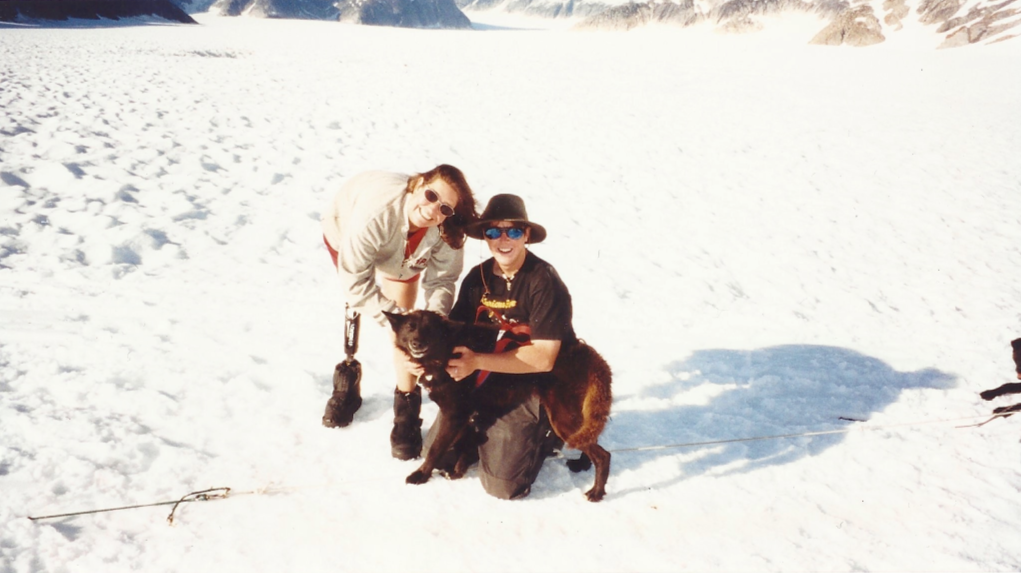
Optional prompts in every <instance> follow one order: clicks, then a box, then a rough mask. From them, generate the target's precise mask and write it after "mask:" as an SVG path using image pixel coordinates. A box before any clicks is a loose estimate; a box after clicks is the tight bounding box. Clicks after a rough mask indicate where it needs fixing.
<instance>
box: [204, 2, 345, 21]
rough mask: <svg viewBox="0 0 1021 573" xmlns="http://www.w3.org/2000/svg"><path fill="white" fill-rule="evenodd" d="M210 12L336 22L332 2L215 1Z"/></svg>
mask: <svg viewBox="0 0 1021 573" xmlns="http://www.w3.org/2000/svg"><path fill="white" fill-rule="evenodd" d="M210 10H211V11H213V12H215V13H217V14H220V15H221V16H254V17H258V18H298V19H307V20H336V19H337V8H336V7H335V6H334V0H217V1H216V2H214V3H213V5H212V6H211V7H210Z"/></svg>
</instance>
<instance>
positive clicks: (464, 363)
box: [447, 346, 478, 381]
mask: <svg viewBox="0 0 1021 573" xmlns="http://www.w3.org/2000/svg"><path fill="white" fill-rule="evenodd" d="M476 370H478V367H476V366H475V353H474V352H472V351H471V349H470V348H468V347H467V346H457V347H455V348H454V358H451V359H450V361H449V362H447V374H450V377H451V378H453V379H454V380H458V381H460V380H464V379H465V378H467V377H468V376H470V375H471V373H472V372H475V371H476Z"/></svg>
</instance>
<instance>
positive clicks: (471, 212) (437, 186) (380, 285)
mask: <svg viewBox="0 0 1021 573" xmlns="http://www.w3.org/2000/svg"><path fill="white" fill-rule="evenodd" d="M477 219H478V212H477V210H476V203H475V197H474V194H473V193H472V190H471V187H469V186H468V182H467V181H466V180H465V178H464V174H463V173H461V171H460V170H459V169H457V168H456V167H453V166H451V165H440V166H437V167H436V168H434V169H431V170H429V171H427V172H425V173H419V174H415V175H411V176H408V175H403V174H399V173H389V172H383V171H369V172H365V173H361V174H359V175H356V176H354V177H352V178H351V179H350V180H348V181H347V183H345V184H344V185H343V187H341V189H340V191H339V192H338V193H337V194H336V196H334V198H333V200H332V201H331V202H330V204H329V206H328V207H327V209H326V211H325V214H324V215H323V219H322V224H323V239H324V240H325V242H326V246H327V248H328V249H329V251H330V255H331V256H332V258H333V263H334V265H335V266H336V268H337V276H338V277H339V278H340V282H341V287H342V289H343V293H344V298H345V300H346V302H347V305H348V309H349V315H350V314H352V313H359V314H366V315H368V316H370V317H372V318H375V319H376V321H377V322H378V323H379V324H381V325H382V324H385V323H386V319H385V318H384V317H383V314H382V311H384V310H385V311H388V312H399V311H401V310H405V309H411V308H413V307H414V306H415V301H416V300H417V298H418V292H419V290H421V291H422V292H423V294H424V298H425V308H426V309H427V310H434V311H436V312H439V313H440V314H443V315H446V314H447V313H449V312H450V308H451V306H453V303H454V292H455V289H456V287H457V280H458V278H459V277H460V275H461V270H462V268H463V266H464V252H463V251H462V247H463V246H464V241H465V233H464V229H465V227H466V226H467V225H469V224H471V223H473V222H475V221H476V220H477ZM419 285H421V287H420V286H419ZM394 365H395V369H396V373H397V388H396V389H395V390H394V428H393V431H392V432H391V434H390V444H391V451H392V453H393V456H394V457H396V458H398V459H411V458H414V457H418V455H419V454H420V453H421V450H422V435H421V425H422V420H421V418H420V417H419V412H420V409H421V404H422V393H421V389H420V388H418V386H417V385H416V383H415V380H416V377H415V376H414V374H412V373H411V372H410V371H409V362H408V358H407V356H405V355H404V354H403V353H402V352H401V351H399V350H395V353H394ZM359 386H360V384H358V383H355V384H353V385H349V387H344V388H338V387H337V384H336V377H335V386H334V396H333V397H331V399H330V402H329V404H328V405H327V413H326V415H325V416H324V418H323V423H324V424H326V425H328V426H345V425H347V424H348V423H350V421H351V417H352V416H353V415H354V412H355V411H356V410H357V409H358V407H359V406H360V405H361V396H360V387H359ZM331 420H332V421H331Z"/></svg>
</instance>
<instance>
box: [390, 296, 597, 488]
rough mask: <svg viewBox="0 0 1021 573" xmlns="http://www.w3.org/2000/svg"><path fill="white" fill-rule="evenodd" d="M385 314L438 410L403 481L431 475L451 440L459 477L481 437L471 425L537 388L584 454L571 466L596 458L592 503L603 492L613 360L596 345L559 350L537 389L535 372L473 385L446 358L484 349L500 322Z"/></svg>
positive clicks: (554, 422)
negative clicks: (424, 447) (431, 433)
mask: <svg viewBox="0 0 1021 573" xmlns="http://www.w3.org/2000/svg"><path fill="white" fill-rule="evenodd" d="M384 314H386V317H387V319H388V320H389V321H390V325H391V326H392V327H393V329H394V333H395V334H396V344H397V347H398V348H400V349H402V350H403V351H404V352H406V353H407V354H408V356H410V357H411V359H412V360H414V361H415V362H417V363H419V364H421V365H422V367H423V369H424V370H425V376H423V377H422V378H420V379H419V382H420V383H421V384H422V385H423V386H424V387H425V388H426V389H427V390H428V391H429V397H430V398H431V399H432V401H433V402H435V403H436V405H437V406H439V409H440V413H439V416H438V417H437V419H436V423H437V424H439V427H438V429H437V432H436V436H435V439H434V440H433V443H432V445H431V446H430V447H429V451H428V452H426V455H425V459H424V460H423V462H422V465H421V466H420V467H419V468H418V469H417V470H415V471H414V472H413V473H412V474H411V475H409V476H408V477H407V480H405V481H407V483H413V484H421V483H425V482H426V481H428V480H429V478H430V477H431V476H432V471H433V469H435V468H436V466H437V463H438V462H439V460H440V457H441V456H443V455H444V454H445V453H446V452H447V451H448V450H449V449H450V448H451V446H453V447H454V448H455V452H456V453H457V462H456V463H455V465H454V468H453V470H452V471H451V472H449V474H448V475H449V477H451V478H452V479H457V478H460V477H462V476H463V475H464V473H465V471H467V469H468V466H470V465H471V463H473V462H474V461H475V456H474V455H473V453H474V452H473V449H474V448H476V447H477V443H476V442H475V441H474V440H473V438H472V433H471V431H470V430H471V428H472V427H473V425H475V426H481V427H482V428H483V429H484V428H485V427H486V424H487V422H488V421H491V420H495V419H496V418H497V417H499V416H501V415H502V414H503V413H506V412H508V411H510V410H511V409H513V408H514V407H515V406H517V405H518V404H521V403H522V402H524V401H525V400H527V399H528V398H529V397H530V396H531V395H532V394H533V393H538V395H539V399H540V400H541V402H542V405H543V407H544V408H545V410H546V414H547V416H548V417H549V420H550V425H551V426H552V427H553V431H554V432H556V434H557V436H559V437H560V439H562V440H564V442H565V443H566V444H567V445H568V446H570V447H572V448H575V449H577V450H581V452H582V457H581V458H580V459H579V460H572V462H569V463H568V467H569V468H570V469H571V470H572V471H582V470H585V469H588V468H589V467H591V465H592V464H595V467H596V480H595V484H594V485H593V486H592V489H590V490H589V491H587V492H586V493H585V496H586V497H587V498H588V499H589V501H599V500H601V499H602V498H603V496H604V495H606V480H607V479H608V478H609V475H610V453H609V452H607V451H606V450H605V449H603V448H602V447H601V446H600V445H599V444H598V443H597V440H598V439H599V435H600V434H601V433H602V431H603V428H605V427H606V421H607V419H608V418H609V415H610V403H611V402H612V395H611V392H610V380H611V373H610V366H609V365H608V364H607V363H606V361H605V360H604V359H603V357H602V356H600V355H599V353H597V352H596V351H595V350H594V349H593V348H592V347H590V346H588V345H587V344H584V343H582V342H579V343H578V344H577V345H574V346H572V347H571V348H568V349H566V350H562V351H561V353H560V356H558V358H557V361H556V364H555V365H554V367H553V371H552V376H551V377H550V380H551V382H550V383H549V384H548V385H547V384H543V385H541V386H542V387H540V385H537V384H536V383H535V382H533V381H532V379H531V378H530V377H520V379H517V378H518V377H507V378H505V379H501V380H500V381H499V382H491V383H489V384H483V385H482V386H479V387H478V388H475V387H474V384H473V383H472V382H471V380H472V378H471V377H469V378H466V379H464V380H462V381H460V382H458V381H455V380H454V379H453V378H451V377H450V375H448V374H447V370H446V368H447V362H448V361H449V360H450V359H451V358H452V357H453V354H454V348H455V347H456V346H467V347H468V348H472V349H473V350H479V349H480V348H484V347H485V345H486V344H487V341H491V340H492V338H493V334H494V331H495V327H486V326H482V325H470V324H463V323H459V322H454V321H451V320H448V319H446V318H444V317H442V316H440V315H439V314H436V313H435V312H431V311H424V310H416V311H414V312H411V313H409V314H391V313H384ZM473 421H474V424H473V423H471V422H473Z"/></svg>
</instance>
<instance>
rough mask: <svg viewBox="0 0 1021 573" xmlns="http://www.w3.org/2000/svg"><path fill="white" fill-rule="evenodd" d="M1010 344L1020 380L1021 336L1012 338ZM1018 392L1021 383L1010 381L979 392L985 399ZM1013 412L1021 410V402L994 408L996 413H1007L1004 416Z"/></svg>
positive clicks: (1020, 391)
mask: <svg viewBox="0 0 1021 573" xmlns="http://www.w3.org/2000/svg"><path fill="white" fill-rule="evenodd" d="M1010 345H1011V347H1012V348H1013V349H1014V372H1015V373H1016V374H1017V378H1018V380H1021V338H1018V339H1016V340H1012V341H1011V343H1010ZM1018 393H1021V384H1018V383H1010V384H1004V385H1003V386H1000V387H999V388H994V389H992V390H986V391H985V392H982V393H981V394H979V396H981V397H982V399H983V400H992V399H994V398H999V397H1000V396H1005V395H1007V394H1018ZM1013 412H1021V404H1014V405H1013V406H1001V407H999V408H996V409H995V410H993V413H994V414H1005V415H1004V416H1003V417H1004V418H1006V417H1008V416H1010V413H1013Z"/></svg>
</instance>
